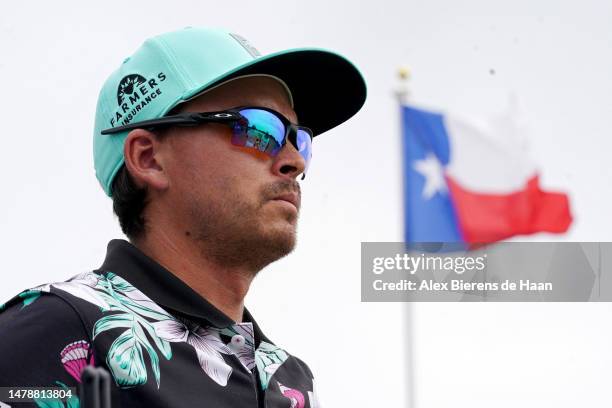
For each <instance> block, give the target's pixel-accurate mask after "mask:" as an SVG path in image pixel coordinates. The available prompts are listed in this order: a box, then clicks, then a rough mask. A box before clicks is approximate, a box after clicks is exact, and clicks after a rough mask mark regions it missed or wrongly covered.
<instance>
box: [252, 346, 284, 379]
mask: <svg viewBox="0 0 612 408" xmlns="http://www.w3.org/2000/svg"><path fill="white" fill-rule="evenodd" d="M287 358H289V355H288V354H287V353H286V352H285V350H283V349H281V348H280V347H277V346H275V345H274V344H270V343H266V342H265V341H262V342H261V343H259V348H258V349H257V350H255V364H256V365H257V371H258V372H259V378H260V381H261V388H262V389H263V390H266V389H267V388H268V383H269V382H270V378H272V376H273V375H274V373H275V372H276V370H278V368H279V367H280V366H281V364H283V363H284V362H285V360H287Z"/></svg>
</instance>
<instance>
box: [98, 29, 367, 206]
mask: <svg viewBox="0 0 612 408" xmlns="http://www.w3.org/2000/svg"><path fill="white" fill-rule="evenodd" d="M244 75H270V76H273V77H276V78H277V79H280V80H281V82H282V83H283V84H284V85H286V87H287V88H288V89H289V91H290V97H291V98H292V99H293V104H294V110H295V111H296V113H297V115H298V118H299V120H300V123H301V124H303V125H304V126H308V127H310V128H311V129H312V130H313V133H314V134H315V136H316V135H318V134H321V133H323V132H325V131H327V130H329V129H331V128H333V127H335V126H337V125H339V124H340V123H342V122H344V121H346V120H347V119H349V118H350V117H351V116H353V115H354V114H355V113H357V111H359V109H361V107H362V106H363V103H364V102H365V98H366V86H365V81H364V79H363V77H362V75H361V74H360V72H359V71H358V70H357V68H356V67H355V66H354V65H353V64H352V63H351V62H349V61H348V60H347V59H345V58H344V57H342V56H340V55H338V54H336V53H334V52H331V51H327V50H323V49H317V48H301V49H292V50H286V51H281V52H277V53H274V54H270V55H266V56H261V55H260V53H259V52H258V51H257V49H255V48H254V47H253V46H252V45H251V44H250V43H249V42H248V41H247V40H246V39H244V38H243V37H241V36H239V35H237V34H232V33H230V32H228V31H225V30H221V29H210V28H191V27H187V28H185V29H182V30H178V31H173V32H169V33H165V34H161V35H158V36H155V37H152V38H149V39H147V40H146V41H145V42H144V44H143V45H142V46H141V47H140V48H139V49H138V50H136V52H135V53H134V54H133V55H132V56H131V57H128V58H126V59H125V60H124V61H123V63H122V64H121V66H119V68H118V69H117V70H115V71H114V72H113V73H112V74H111V75H110V76H109V77H108V79H107V80H106V82H105V83H104V85H103V87H102V90H101V91H100V95H99V97H98V105H97V109H96V121H95V128H94V137H93V153H94V167H95V170H96V177H97V178H98V181H99V182H100V185H101V186H102V188H103V189H104V191H105V192H106V194H107V195H108V196H112V191H111V187H112V183H113V179H114V177H115V175H116V174H117V172H118V171H119V170H120V168H121V166H123V163H124V161H123V160H124V158H123V144H124V141H125V138H126V137H127V134H128V133H129V132H128V131H125V132H119V133H115V134H109V135H102V134H101V132H102V130H104V129H109V128H113V127H117V126H122V125H126V124H128V123H134V122H140V121H143V120H147V119H155V118H159V117H162V116H164V115H166V114H167V113H168V112H169V111H170V110H171V109H172V108H174V107H176V106H177V105H178V104H180V103H182V102H185V101H187V100H189V99H191V98H194V97H196V96H198V95H199V94H200V93H202V92H204V91H206V90H208V89H210V88H212V87H214V86H217V85H219V84H222V83H224V82H226V81H228V80H231V79H232V78H236V77H240V76H244Z"/></svg>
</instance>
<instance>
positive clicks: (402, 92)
mask: <svg viewBox="0 0 612 408" xmlns="http://www.w3.org/2000/svg"><path fill="white" fill-rule="evenodd" d="M397 77H398V79H399V82H398V84H397V87H396V89H395V96H396V97H397V99H398V100H399V102H400V103H406V102H407V100H408V96H409V95H410V90H409V89H408V82H409V81H410V78H412V71H411V70H410V68H409V67H407V66H403V67H399V68H398V70H397Z"/></svg>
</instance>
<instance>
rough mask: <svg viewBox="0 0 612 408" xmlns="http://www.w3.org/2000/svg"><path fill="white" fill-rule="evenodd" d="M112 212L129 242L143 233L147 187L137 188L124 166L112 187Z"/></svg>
mask: <svg viewBox="0 0 612 408" xmlns="http://www.w3.org/2000/svg"><path fill="white" fill-rule="evenodd" d="M112 198H113V211H114V213H115V214H116V215H117V218H119V225H120V226H121V231H123V233H124V234H125V235H126V236H127V237H128V238H129V239H130V241H131V240H133V239H138V238H141V237H142V236H143V235H144V233H145V224H146V220H145V218H144V214H143V213H144V209H145V207H146V206H147V204H148V201H147V187H138V186H137V185H136V183H135V182H134V179H133V178H132V176H131V175H130V172H129V171H128V169H127V167H126V166H125V164H124V165H123V166H121V169H119V172H118V173H117V175H116V176H115V179H114V180H113V185H112Z"/></svg>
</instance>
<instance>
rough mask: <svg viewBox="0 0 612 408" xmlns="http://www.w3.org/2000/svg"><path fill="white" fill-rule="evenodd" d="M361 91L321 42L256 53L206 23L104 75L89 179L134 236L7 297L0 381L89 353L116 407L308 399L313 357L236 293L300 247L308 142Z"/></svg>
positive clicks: (76, 375)
mask: <svg viewBox="0 0 612 408" xmlns="http://www.w3.org/2000/svg"><path fill="white" fill-rule="evenodd" d="M364 101H365V83H364V81H363V78H362V77H361V75H360V73H359V72H358V71H357V69H356V68H355V67H354V66H353V65H352V64H351V63H350V62H348V61H347V60H346V59H344V58H343V57H341V56H339V55H337V54H334V53H331V52H328V51H323V50H314V49H310V50H309V49H301V50H289V51H283V52H279V53H276V54H272V55H269V56H260V55H259V53H258V52H257V50H256V49H255V48H253V47H252V46H251V45H250V44H249V43H248V42H247V41H246V40H245V39H244V38H242V37H240V36H238V35H236V34H232V33H228V32H225V31H222V30H210V29H203V28H186V29H183V30H179V31H176V32H171V33H166V34H162V35H159V36H157V37H153V38H151V39H149V40H147V41H146V42H145V43H144V44H143V46H142V47H141V48H140V49H138V50H137V51H136V52H135V53H134V55H132V56H131V57H130V58H127V59H126V60H125V61H124V62H123V64H122V65H121V66H120V67H119V69H117V70H116V71H115V72H114V73H113V74H112V75H111V76H110V77H109V78H108V80H107V81H106V83H105V84H104V86H103V88H102V91H101V92H100V96H99V100H98V107H97V113H96V124H95V129H94V162H95V168H96V176H97V178H98V180H99V182H100V184H101V186H102V188H103V189H104V191H105V192H106V193H107V195H109V196H110V197H112V199H113V208H114V210H115V213H116V214H117V216H118V218H119V222H120V224H121V227H122V230H123V232H124V233H125V234H126V235H127V237H128V238H129V242H128V241H124V240H112V241H111V242H110V243H109V244H108V251H107V254H106V259H105V260H104V262H103V264H102V266H101V267H100V268H99V269H96V270H94V271H91V272H87V273H83V274H79V275H77V276H74V277H73V278H71V279H70V280H68V281H65V282H59V283H52V284H47V285H41V286H38V287H36V288H32V289H29V290H26V291H24V292H22V293H20V294H19V295H17V296H15V297H14V298H12V299H11V300H10V301H9V302H7V304H6V305H4V307H3V308H4V311H3V313H1V314H0V336H1V337H0V338H1V339H2V341H1V342H0V356H2V357H1V360H0V387H12V388H16V387H26V386H27V387H59V388H60V389H61V390H64V391H66V390H69V389H70V388H71V387H76V386H77V385H78V384H79V382H80V381H81V373H82V370H83V368H84V367H85V366H87V365H94V366H97V367H104V368H105V369H107V370H108V371H109V372H110V374H111V377H112V380H113V381H112V383H113V387H112V390H111V397H112V403H113V407H119V406H123V407H194V406H204V407H206V406H210V407H315V406H317V403H316V396H315V393H314V381H313V376H312V374H311V372H310V370H309V368H308V366H307V365H306V364H305V363H304V362H302V361H301V360H300V359H298V358H296V357H294V356H292V355H290V354H289V353H288V352H287V351H285V350H283V349H282V348H280V347H279V346H276V345H275V344H274V343H273V342H272V341H271V340H269V339H268V338H267V337H266V336H265V335H264V334H263V333H262V331H261V330H260V328H259V327H258V325H257V324H256V323H255V320H254V319H253V317H252V316H251V315H250V313H249V312H248V310H247V309H246V308H244V304H243V300H244V297H245V295H246V293H247V291H248V289H249V286H250V284H251V281H252V280H253V278H254V276H255V275H256V274H257V273H258V272H259V271H260V270H261V269H262V268H264V267H265V266H266V265H268V264H269V263H271V262H274V261H275V260H277V259H279V258H281V257H283V256H285V255H287V254H288V253H289V252H291V251H292V249H293V247H294V245H295V240H296V226H297V218H298V212H299V208H300V188H299V184H298V182H297V181H296V179H297V178H298V176H300V175H304V174H305V173H306V171H307V169H308V166H309V164H310V160H311V157H312V155H311V142H312V137H313V136H316V135H318V134H320V133H323V132H325V131H326V130H328V129H331V128H332V127H334V126H336V125H338V124H340V123H342V122H343V121H345V120H347V119H348V118H350V117H351V116H352V115H354V114H355V113H356V112H357V111H358V110H359V109H360V108H361V106H362V105H363V103H364ZM298 120H299V125H298ZM0 400H2V398H1V397H0ZM4 400H5V402H9V403H10V401H16V400H15V399H8V398H4ZM50 403H51V402H50V401H49V400H43V399H41V398H39V399H37V400H35V401H34V402H33V404H35V405H37V406H50V405H45V404H50ZM64 403H65V404H66V406H76V405H78V399H77V398H76V397H75V396H74V395H73V396H72V397H71V398H67V399H65V401H53V404H56V405H53V406H63V404H64Z"/></svg>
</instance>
